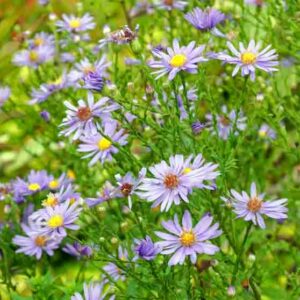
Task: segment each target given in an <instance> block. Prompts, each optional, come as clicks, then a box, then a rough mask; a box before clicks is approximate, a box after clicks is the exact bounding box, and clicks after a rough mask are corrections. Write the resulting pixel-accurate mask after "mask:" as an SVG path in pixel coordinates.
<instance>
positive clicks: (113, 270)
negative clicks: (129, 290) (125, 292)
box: [103, 246, 128, 281]
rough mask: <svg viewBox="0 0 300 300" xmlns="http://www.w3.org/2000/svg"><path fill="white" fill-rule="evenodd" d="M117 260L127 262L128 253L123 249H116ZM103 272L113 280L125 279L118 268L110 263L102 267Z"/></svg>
mask: <svg viewBox="0 0 300 300" xmlns="http://www.w3.org/2000/svg"><path fill="white" fill-rule="evenodd" d="M118 258H119V259H120V260H121V261H128V251H127V250H126V249H123V248H122V247H121V246H119V248H118ZM103 270H104V271H105V272H106V273H107V274H108V275H109V276H110V277H111V278H112V279H113V280H114V281H117V280H122V281H124V280H125V279H126V277H125V273H124V271H123V270H121V269H120V268H118V266H117V265H116V264H114V263H112V262H110V263H108V264H107V265H105V266H104V267H103Z"/></svg>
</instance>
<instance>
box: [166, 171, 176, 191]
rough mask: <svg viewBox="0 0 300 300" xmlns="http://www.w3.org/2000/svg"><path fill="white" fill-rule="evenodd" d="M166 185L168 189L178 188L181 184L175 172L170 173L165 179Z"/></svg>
mask: <svg viewBox="0 0 300 300" xmlns="http://www.w3.org/2000/svg"><path fill="white" fill-rule="evenodd" d="M164 184H165V187H166V188H168V189H173V188H176V187H177V186H178V184H179V179H178V177H177V176H176V175H174V174H168V175H167V176H166V177H165V179H164Z"/></svg>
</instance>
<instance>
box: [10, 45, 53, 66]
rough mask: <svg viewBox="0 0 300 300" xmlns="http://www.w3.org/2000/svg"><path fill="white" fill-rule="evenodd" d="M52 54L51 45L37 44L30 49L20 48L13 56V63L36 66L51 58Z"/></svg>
mask: <svg viewBox="0 0 300 300" xmlns="http://www.w3.org/2000/svg"><path fill="white" fill-rule="evenodd" d="M53 56H54V48H53V47H52V46H46V45H45V46H39V47H37V48H34V49H30V50H21V51H19V52H17V53H16V54H15V55H14V57H13V63H14V64H15V65H17V66H28V67H33V68H37V67H38V66H39V65H40V64H42V63H44V62H47V61H49V60H51V59H52V58H53Z"/></svg>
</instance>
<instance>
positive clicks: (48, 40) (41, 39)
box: [28, 32, 55, 49]
mask: <svg viewBox="0 0 300 300" xmlns="http://www.w3.org/2000/svg"><path fill="white" fill-rule="evenodd" d="M28 44H29V48H30V49H35V48H38V47H40V46H48V47H54V46H55V39H54V36H53V35H52V34H48V33H46V32H39V33H37V34H36V35H35V36H34V38H33V39H31V40H29V41H28Z"/></svg>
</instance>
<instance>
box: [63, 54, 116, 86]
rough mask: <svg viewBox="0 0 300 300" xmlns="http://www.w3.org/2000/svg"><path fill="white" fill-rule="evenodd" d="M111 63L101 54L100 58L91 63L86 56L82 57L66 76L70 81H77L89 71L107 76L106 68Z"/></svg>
mask: <svg viewBox="0 0 300 300" xmlns="http://www.w3.org/2000/svg"><path fill="white" fill-rule="evenodd" d="M110 65H111V62H108V61H107V59H106V56H105V55H103V56H102V57H101V58H100V59H98V60H97V61H95V62H94V63H91V62H90V61H89V60H88V59H87V58H84V59H83V60H81V61H80V62H79V63H76V64H75V68H74V70H72V71H71V72H70V73H69V75H68V77H69V80H70V81H71V82H77V81H78V80H80V79H83V80H84V78H85V77H86V76H88V75H89V74H90V73H95V74H97V75H98V76H101V77H107V75H108V74H107V72H106V69H107V68H108V67H109V66H110Z"/></svg>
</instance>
